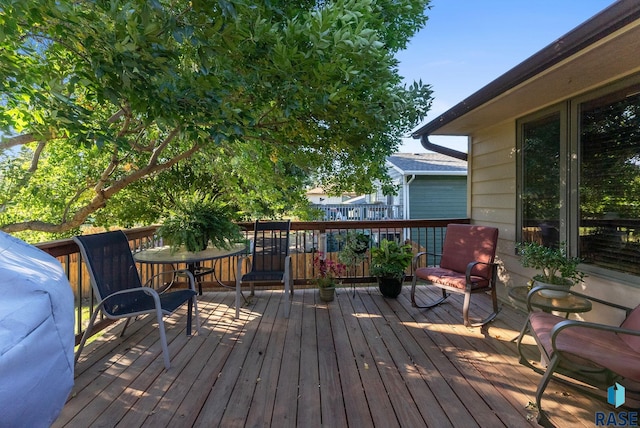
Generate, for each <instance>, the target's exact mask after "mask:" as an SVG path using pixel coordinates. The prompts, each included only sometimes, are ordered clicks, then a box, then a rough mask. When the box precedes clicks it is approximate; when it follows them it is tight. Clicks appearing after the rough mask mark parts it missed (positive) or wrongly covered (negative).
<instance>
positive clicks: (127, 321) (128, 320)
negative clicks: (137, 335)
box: [120, 317, 132, 337]
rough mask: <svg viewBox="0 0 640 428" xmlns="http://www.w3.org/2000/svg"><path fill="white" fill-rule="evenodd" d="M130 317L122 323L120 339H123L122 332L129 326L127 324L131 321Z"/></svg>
mask: <svg viewBox="0 0 640 428" xmlns="http://www.w3.org/2000/svg"><path fill="white" fill-rule="evenodd" d="M131 318H132V317H129V318H127V320H126V321H125V323H124V327H122V331H121V332H120V337H124V332H125V331H127V327H128V326H129V322H130V321H131Z"/></svg>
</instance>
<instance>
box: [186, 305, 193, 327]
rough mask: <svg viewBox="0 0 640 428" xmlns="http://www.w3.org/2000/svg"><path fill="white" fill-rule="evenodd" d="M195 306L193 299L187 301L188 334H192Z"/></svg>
mask: <svg viewBox="0 0 640 428" xmlns="http://www.w3.org/2000/svg"><path fill="white" fill-rule="evenodd" d="M192 308H193V300H191V299H189V301H188V302H187V336H191V310H192Z"/></svg>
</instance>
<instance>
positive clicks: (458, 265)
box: [440, 224, 498, 279]
mask: <svg viewBox="0 0 640 428" xmlns="http://www.w3.org/2000/svg"><path fill="white" fill-rule="evenodd" d="M497 245H498V229H497V228H495V227H488V226H474V225H469V224H450V225H448V226H447V232H446V235H445V238H444V246H443V248H442V258H441V259H440V267H442V268H445V269H451V270H454V271H456V272H461V273H464V272H465V271H466V270H467V265H468V264H469V263H470V262H473V261H479V262H484V263H493V260H494V258H495V256H496V247H497ZM471 273H472V275H478V276H481V277H483V278H485V279H489V277H490V276H491V268H490V266H487V265H477V266H476V267H475V268H474V269H473V271H472V272H471Z"/></svg>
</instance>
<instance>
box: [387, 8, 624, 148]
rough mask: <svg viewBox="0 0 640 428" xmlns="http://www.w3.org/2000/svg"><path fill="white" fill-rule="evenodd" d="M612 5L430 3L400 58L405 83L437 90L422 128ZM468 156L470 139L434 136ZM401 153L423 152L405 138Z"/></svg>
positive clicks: (409, 139) (412, 141)
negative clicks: (423, 20) (420, 84)
mask: <svg viewBox="0 0 640 428" xmlns="http://www.w3.org/2000/svg"><path fill="white" fill-rule="evenodd" d="M613 3H615V1H614V0H485V1H477V0H432V2H431V6H432V8H431V10H428V11H427V16H428V17H429V20H428V21H427V24H426V26H425V27H424V28H423V29H422V30H421V31H420V32H419V33H418V34H416V35H415V36H414V37H413V39H412V40H411V43H410V44H409V46H408V47H407V49H406V50H405V51H402V52H400V53H399V54H398V55H396V57H397V58H398V60H399V61H400V68H399V70H400V75H402V76H403V77H404V78H405V80H406V82H407V83H411V82H413V81H414V80H415V81H418V80H420V79H422V82H423V83H426V84H430V85H431V86H432V90H433V97H434V101H433V105H432V107H431V111H430V112H429V115H428V116H427V119H426V120H425V122H424V123H426V122H429V121H430V120H432V119H434V118H436V117H437V116H439V115H440V114H442V113H444V112H445V111H446V110H448V109H449V108H451V107H453V106H454V105H456V104H457V103H458V102H460V101H462V100H463V99H465V98H467V97H468V96H469V95H471V94H472V93H474V92H476V91H477V90H479V89H481V88H482V87H483V86H485V85H486V84H488V83H489V82H491V81H493V80H494V79H496V78H497V77H499V76H500V75H502V74H504V73H505V72H507V71H508V70H510V69H511V68H513V67H515V66H516V65H518V64H519V63H521V62H522V61H524V60H525V59H527V58H529V57H530V56H531V55H533V54H534V53H536V52H538V51H539V50H541V49H543V48H544V47H546V46H547V45H549V44H551V43H553V42H554V41H555V40H556V39H558V38H560V37H562V36H563V35H565V34H566V33H568V32H569V31H571V30H572V29H574V28H575V27H577V26H578V25H580V24H581V23H583V22H584V21H586V20H588V19H589V18H591V17H592V16H594V15H596V14H597V13H598V12H600V11H602V10H604V9H606V8H607V7H608V6H610V5H611V4H613ZM430 140H431V141H432V142H434V143H436V144H440V145H443V146H447V147H451V148H454V149H456V150H462V151H467V147H466V138H456V137H453V138H452V137H431V138H430ZM400 151H402V152H414V153H424V152H426V150H425V149H424V148H423V147H422V146H421V145H420V142H419V141H418V140H414V139H411V138H405V139H403V145H402V146H401V147H400Z"/></svg>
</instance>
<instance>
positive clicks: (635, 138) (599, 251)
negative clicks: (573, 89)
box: [579, 86, 640, 274]
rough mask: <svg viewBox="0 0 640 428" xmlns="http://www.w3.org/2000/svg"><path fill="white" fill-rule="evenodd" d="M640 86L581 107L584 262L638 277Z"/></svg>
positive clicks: (581, 254)
mask: <svg viewBox="0 0 640 428" xmlns="http://www.w3.org/2000/svg"><path fill="white" fill-rule="evenodd" d="M639 92H640V86H635V87H632V88H627V89H626V90H625V91H621V92H617V93H614V94H609V95H607V96H605V97H602V98H598V99H596V100H593V101H589V102H587V103H583V104H581V106H580V113H579V114H580V117H579V120H580V122H579V123H580V130H579V132H580V140H579V142H580V145H579V153H580V229H579V236H580V257H582V258H583V259H585V261H586V262H587V263H593V264H596V265H599V266H602V267H605V268H608V269H614V270H619V271H623V272H630V273H635V274H640V114H639V113H640V93H639Z"/></svg>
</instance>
